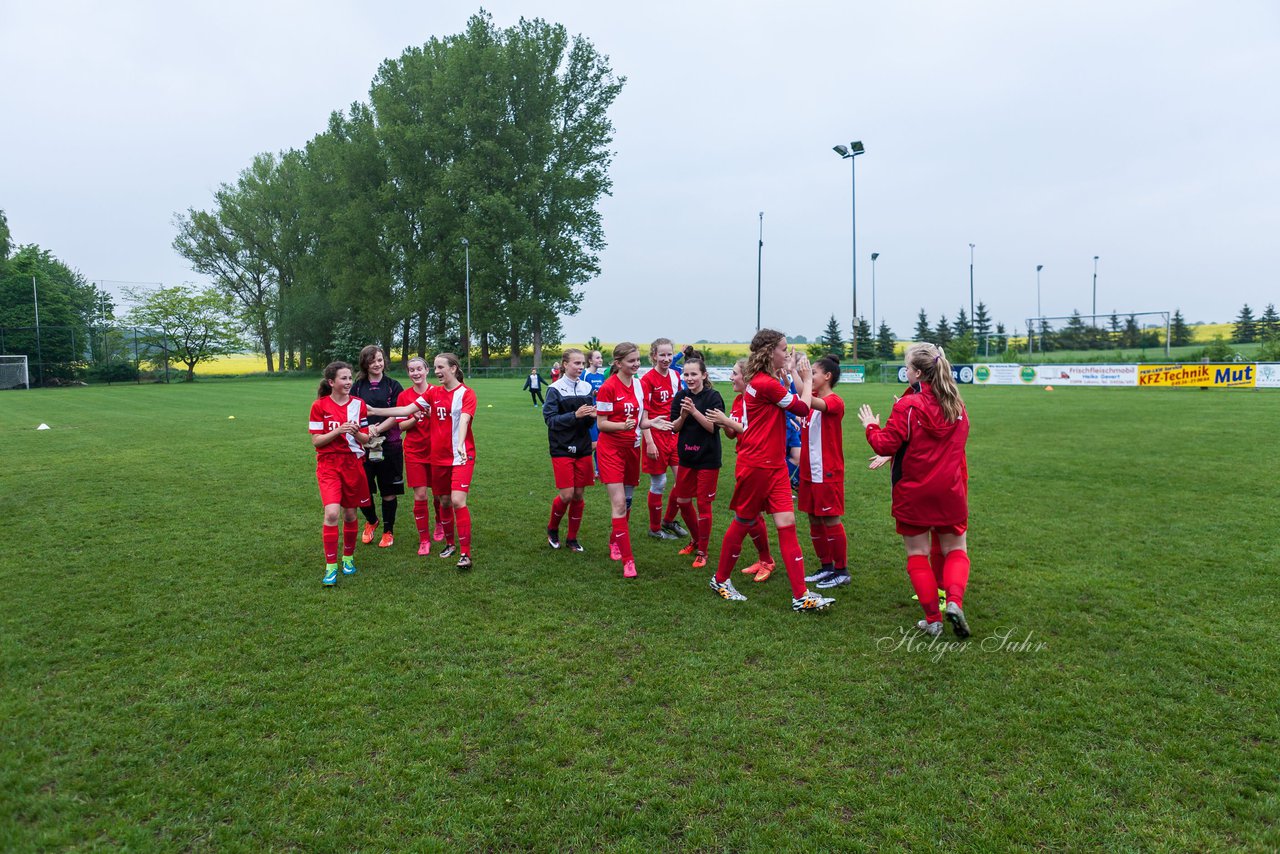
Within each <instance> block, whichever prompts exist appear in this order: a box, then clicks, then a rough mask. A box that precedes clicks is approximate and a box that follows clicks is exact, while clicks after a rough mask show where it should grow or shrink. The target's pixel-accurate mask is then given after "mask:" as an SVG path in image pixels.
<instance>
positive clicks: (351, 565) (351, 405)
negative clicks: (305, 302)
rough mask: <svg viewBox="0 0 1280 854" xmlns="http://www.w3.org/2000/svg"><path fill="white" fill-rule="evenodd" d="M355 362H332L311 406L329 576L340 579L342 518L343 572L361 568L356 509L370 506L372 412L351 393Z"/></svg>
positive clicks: (326, 579)
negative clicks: (367, 457)
mask: <svg viewBox="0 0 1280 854" xmlns="http://www.w3.org/2000/svg"><path fill="white" fill-rule="evenodd" d="M353 382H354V380H353V379H352V376H351V366H350V365H348V364H347V363H346V362H331V363H329V365H328V366H327V367H326V368H325V369H324V376H323V378H322V379H321V380H320V388H319V389H317V391H316V395H317V396H316V400H315V402H314V403H312V404H311V421H310V431H311V444H312V446H313V447H315V449H316V482H317V483H319V485H320V503H321V504H323V505H324V525H323V527H322V529H321V533H322V539H323V541H324V562H325V570H324V579H323V583H324V584H325V585H326V586H329V587H332V586H333V585H335V584H337V583H338V522H339V520H341V521H342V530H343V535H344V536H343V549H342V574H343V575H354V574H355V571H356V565H355V553H356V537H357V536H358V532H359V530H360V528H359V525H358V524H357V523H356V508H358V507H368V506H369V503H370V499H369V481H368V479H367V478H366V477H365V473H364V465H363V463H362V460H363V459H364V446H365V445H367V444H368V443H369V413H368V409H367V407H366V406H365V402H364V401H363V400H361V399H360V398H358V397H352V396H351V386H352V384H353Z"/></svg>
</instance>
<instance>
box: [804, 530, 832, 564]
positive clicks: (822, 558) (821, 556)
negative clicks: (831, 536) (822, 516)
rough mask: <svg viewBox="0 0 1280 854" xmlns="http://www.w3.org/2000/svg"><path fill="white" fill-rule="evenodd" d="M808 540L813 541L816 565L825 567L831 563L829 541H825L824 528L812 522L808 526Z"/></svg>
mask: <svg viewBox="0 0 1280 854" xmlns="http://www.w3.org/2000/svg"><path fill="white" fill-rule="evenodd" d="M809 539H811V540H813V550H814V552H815V553H817V555H818V563H820V564H822V565H823V566H827V565H829V564H830V563H831V560H832V558H831V541H830V540H828V539H827V529H826V526H824V525H822V524H820V523H818V522H814V523H812V524H811V525H809Z"/></svg>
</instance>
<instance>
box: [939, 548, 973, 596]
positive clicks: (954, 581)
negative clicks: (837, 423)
mask: <svg viewBox="0 0 1280 854" xmlns="http://www.w3.org/2000/svg"><path fill="white" fill-rule="evenodd" d="M942 580H943V584H942V589H943V590H945V591H947V601H948V602H955V603H956V607H957V608H963V607H964V589H965V587H967V586H968V584H969V553H968V552H966V551H964V550H963V549H952V550H951V553H950V554H948V555H947V559H946V565H945V566H944V567H943V570H942Z"/></svg>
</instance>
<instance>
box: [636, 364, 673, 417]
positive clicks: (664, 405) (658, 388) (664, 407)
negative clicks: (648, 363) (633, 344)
mask: <svg viewBox="0 0 1280 854" xmlns="http://www.w3.org/2000/svg"><path fill="white" fill-rule="evenodd" d="M640 389H641V394H643V395H644V408H645V409H647V410H649V411H650V412H656V413H658V414H659V415H666V414H667V413H668V412H670V411H671V401H672V400H674V399H675V396H676V392H678V391H679V390H680V375H679V374H677V373H676V372H675V371H667V375H666V376H665V377H664V376H663V375H662V374H660V373H658V371H657V369H656V368H655V369H654V370H652V371H648V372H647V373H645V375H644V376H642V377H641V378H640Z"/></svg>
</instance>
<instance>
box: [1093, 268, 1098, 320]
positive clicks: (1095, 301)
mask: <svg viewBox="0 0 1280 854" xmlns="http://www.w3.org/2000/svg"><path fill="white" fill-rule="evenodd" d="M1093 325H1094V326H1097V325H1098V256H1097V255H1094V256H1093Z"/></svg>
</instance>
